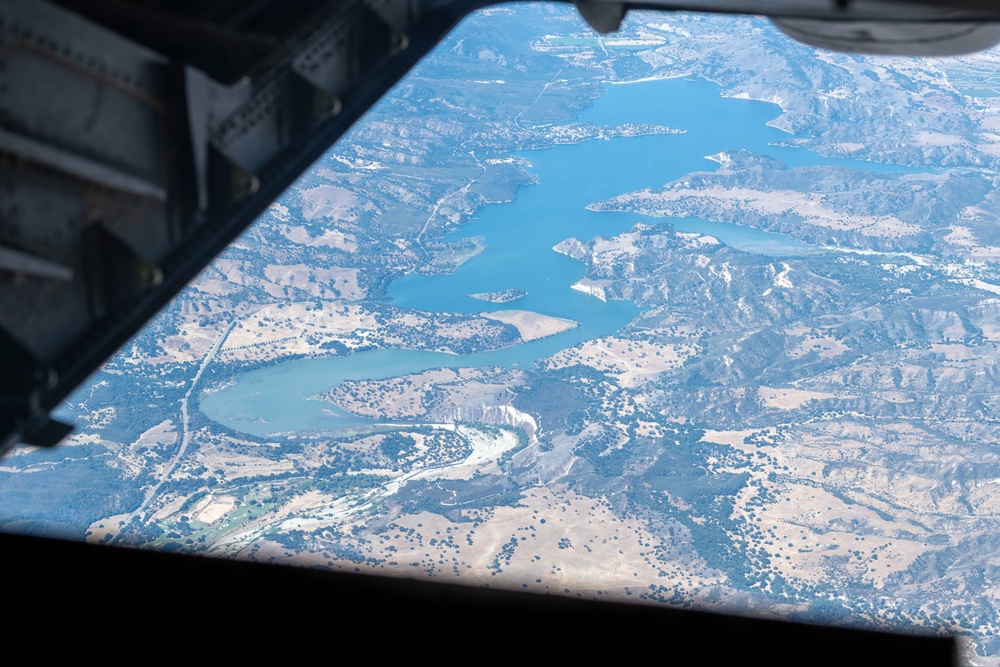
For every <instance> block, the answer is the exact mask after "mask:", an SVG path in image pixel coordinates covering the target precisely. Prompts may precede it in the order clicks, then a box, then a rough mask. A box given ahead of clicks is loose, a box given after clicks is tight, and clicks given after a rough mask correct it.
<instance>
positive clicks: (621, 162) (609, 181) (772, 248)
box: [201, 78, 911, 435]
mask: <svg viewBox="0 0 1000 667" xmlns="http://www.w3.org/2000/svg"><path fill="white" fill-rule="evenodd" d="M780 111H781V110H780V108H779V107H777V106H776V105H774V104H770V103H765V102H756V101H750V100H737V99H726V98H723V97H722V96H721V95H720V91H719V87H718V86H716V85H715V84H713V83H710V82H707V81H704V80H700V79H698V80H688V79H684V78H677V79H669V80H661V81H650V82H643V83H634V84H627V85H608V86H607V87H606V90H605V92H604V94H603V95H601V96H600V97H599V98H598V99H597V100H596V101H595V103H594V105H593V106H592V107H590V108H588V109H586V110H585V111H583V112H582V113H581V117H580V120H581V121H584V122H591V123H594V124H597V125H611V126H614V125H619V124H622V123H651V124H660V125H667V126H670V127H673V128H676V129H681V130H686V131H687V132H686V133H684V134H671V135H656V136H646V137H619V138H614V139H611V140H594V141H588V142H584V143H581V144H573V145H564V146H557V147H554V148H547V149H543V150H536V151H527V152H524V153H521V154H520V155H521V156H522V157H524V158H525V159H527V160H528V161H529V162H530V163H531V165H532V168H531V171H532V172H533V173H534V174H535V175H536V176H537V177H538V181H539V182H538V184H537V185H532V186H528V187H525V188H522V189H521V190H520V191H519V192H518V195H517V199H516V201H513V202H509V203H505V204H493V205H489V206H486V207H485V208H483V209H481V210H480V211H479V212H478V214H477V216H476V217H475V218H474V219H473V220H472V221H471V222H470V223H469V224H467V225H465V226H463V227H462V228H461V229H459V230H457V231H456V232H454V233H452V234H450V235H449V236H448V237H446V240H457V239H460V238H463V237H470V236H482V237H484V238H485V239H486V244H487V246H488V248H487V250H485V251H484V252H482V253H481V254H479V255H477V256H476V257H474V258H472V259H471V260H469V261H468V262H466V263H465V264H463V265H462V266H461V267H459V268H458V270H456V271H455V272H454V273H453V274H450V275H435V276H423V275H408V276H405V277H404V278H402V279H400V280H397V281H394V282H393V283H392V284H391V285H390V286H389V288H388V293H389V295H390V296H391V298H392V300H393V302H394V303H396V304H397V305H399V306H404V307H408V308H415V309H418V310H423V311H429V312H450V313H477V312H484V311H490V310H506V309H511V308H517V309H521V310H531V311H535V312H539V313H543V314H545V315H553V316H557V317H563V318H568V319H572V320H574V321H576V322H578V323H579V326H578V327H577V328H575V329H571V330H569V331H566V332H564V333H562V334H558V335H555V336H550V337H548V338H545V339H541V340H537V341H532V342H530V343H526V344H522V345H517V346H514V347H511V348H507V349H503V350H495V351H490V352H481V353H476V354H469V355H461V356H459V355H451V354H443V353H438V352H421V351H413V350H374V351H367V352H360V353H357V354H354V355H350V356H346V357H329V358H322V359H303V360H295V361H288V362H282V363H279V364H276V365H274V366H271V367H267V368H262V369H258V370H255V371H251V372H248V373H245V374H242V375H240V376H239V377H237V378H235V384H233V385H231V386H229V387H228V388H226V389H223V390H222V391H219V392H217V393H214V394H211V395H208V396H204V397H203V398H202V400H201V408H202V410H203V411H204V412H205V414H207V415H208V416H209V417H211V418H212V419H214V420H216V421H219V422H221V423H223V424H225V425H227V426H229V427H231V428H235V429H237V430H240V431H243V432H246V433H251V434H254V435H267V434H271V433H278V432H282V433H285V432H292V431H312V430H319V429H329V428H334V427H338V426H344V425H350V424H354V423H359V422H362V421H364V420H360V419H356V418H352V417H349V416H346V415H344V414H342V413H341V414H336V413H338V412H339V411H337V410H336V409H335V408H333V406H332V405H331V404H329V403H326V402H321V401H317V400H309V397H310V396H313V395H315V394H317V393H318V392H321V391H325V390H327V389H330V388H331V387H334V386H336V385H337V384H339V383H341V382H343V381H344V380H352V379H365V378H368V379H382V378H388V377H396V376H400V375H406V374H408V373H414V372H419V371H422V370H427V369H430V368H439V367H481V366H487V365H494V366H507V367H512V366H517V365H522V364H531V363H532V362H534V361H535V360H537V359H540V358H543V357H546V356H549V355H551V354H553V353H555V352H557V351H558V350H561V349H564V348H566V347H569V346H572V345H575V344H577V343H580V342H582V341H585V340H590V339H593V338H597V337H600V336H606V335H609V334H613V333H614V332H616V331H618V330H619V329H621V328H622V327H624V326H625V325H626V324H628V323H629V322H630V321H631V320H632V319H633V318H635V317H636V315H638V313H639V310H638V308H637V307H636V306H635V304H633V303H631V302H626V301H610V302H607V303H605V302H603V301H601V300H599V299H597V298H595V297H593V296H589V295H586V294H583V293H582V292H579V291H577V290H573V289H571V288H570V285H572V284H573V283H575V282H577V281H578V280H580V279H581V278H583V277H584V274H585V266H584V265H583V263H581V262H578V261H576V260H574V259H572V258H570V257H566V256H564V255H562V254H559V253H556V252H555V251H554V250H552V247H553V246H554V245H556V244H558V243H559V242H560V241H562V240H564V239H567V238H570V237H575V238H578V239H581V240H589V239H592V238H594V237H596V236H612V235H615V234H618V233H621V232H623V231H626V230H628V229H630V228H631V227H633V226H634V225H635V224H636V223H637V222H640V221H643V222H646V223H649V224H663V223H670V224H672V225H673V226H674V228H675V229H677V230H678V231H691V232H701V233H705V234H710V235H712V236H714V237H716V238H717V239H719V240H720V241H721V242H723V243H725V244H727V245H729V246H732V247H734V248H738V249H741V250H745V251H748V252H757V253H763V254H768V255H774V256H789V255H797V254H803V253H810V252H816V251H817V250H818V249H816V248H813V247H810V246H808V245H807V244H805V243H803V242H801V241H798V240H796V239H793V238H791V237H788V236H784V235H781V234H771V233H767V232H762V231H758V230H754V229H750V228H747V227H742V226H739V225H734V224H727V223H720V222H708V221H704V220H698V219H692V218H687V219H675V218H644V217H643V216H640V215H636V214H634V213H597V212H593V211H588V210H587V209H586V206H587V205H588V204H591V203H593V202H596V201H600V200H602V199H606V198H608V197H612V196H615V195H619V194H623V193H625V192H629V191H632V190H637V189H640V188H647V187H659V186H662V185H663V184H664V183H666V182H669V181H672V180H675V179H677V178H680V177H681V176H684V175H685V174H687V173H689V172H692V171H712V170H714V169H715V168H716V167H717V166H718V165H717V164H716V163H715V162H713V161H711V160H708V159H706V157H705V156H708V155H714V154H716V153H720V152H722V151H736V150H740V149H747V150H750V151H753V152H756V153H760V154H763V155H768V156H770V157H773V158H775V159H778V160H780V161H782V162H785V163H787V164H790V165H793V166H802V165H810V164H828V165H842V166H844V167H849V168H857V169H865V170H870V171H875V170H878V171H887V170H891V171H896V170H898V171H911V170H909V169H907V168H905V167H895V166H892V165H875V164H873V163H870V162H862V161H858V160H846V159H831V158H826V157H823V156H821V155H819V154H817V153H814V152H811V151H807V150H804V149H799V148H787V147H779V146H772V145H771V144H772V143H773V142H777V141H780V140H782V139H785V138H788V136H789V135H788V134H786V133H784V132H782V131H780V130H778V129H776V128H773V127H770V126H768V125H767V122H768V121H770V120H773V119H774V118H776V117H777V116H778V115H779V113H780ZM509 288H520V289H522V290H524V291H526V292H527V293H528V294H527V296H525V297H523V298H521V299H518V300H517V301H515V302H513V303H509V304H492V303H489V302H486V301H481V300H478V299H473V298H471V297H469V296H468V295H469V294H474V293H480V292H492V291H501V290H505V289H509ZM331 410H332V411H333V412H334V414H331Z"/></svg>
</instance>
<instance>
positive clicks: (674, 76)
mask: <svg viewBox="0 0 1000 667" xmlns="http://www.w3.org/2000/svg"><path fill="white" fill-rule="evenodd" d="M685 76H692V74H691V72H683V73H681V74H666V75H662V76H657V75H655V74H654V75H653V76H646V77H643V78H641V79H630V80H628V81H605V83H608V84H610V85H612V86H628V85H631V84H633V83H649V82H650V81H669V80H670V79H680V78H682V77H685Z"/></svg>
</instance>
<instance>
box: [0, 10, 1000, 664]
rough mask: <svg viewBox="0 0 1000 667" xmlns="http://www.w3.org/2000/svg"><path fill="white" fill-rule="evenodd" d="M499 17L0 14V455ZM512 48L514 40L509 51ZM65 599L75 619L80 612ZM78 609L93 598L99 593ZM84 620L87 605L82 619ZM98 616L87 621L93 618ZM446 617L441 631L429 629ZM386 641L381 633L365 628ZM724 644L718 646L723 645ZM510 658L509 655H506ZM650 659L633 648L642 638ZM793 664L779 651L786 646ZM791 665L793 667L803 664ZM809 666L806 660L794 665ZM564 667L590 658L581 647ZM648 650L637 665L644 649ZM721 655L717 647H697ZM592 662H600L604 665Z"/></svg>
mask: <svg viewBox="0 0 1000 667" xmlns="http://www.w3.org/2000/svg"><path fill="white" fill-rule="evenodd" d="M487 4H492V3H489V2H485V1H484V0H3V1H2V2H0V284H2V287H0V348H2V351H0V358H2V359H3V363H2V365H0V454H2V453H3V452H6V451H7V450H9V449H10V448H11V447H13V446H15V445H18V444H22V443H23V444H29V445H36V446H43V447H46V446H54V445H56V444H58V443H59V441H60V440H61V439H62V438H63V437H65V436H66V435H67V434H68V433H69V432H70V430H71V429H72V425H70V424H64V423H61V422H59V421H57V420H54V419H52V418H51V417H50V416H49V414H50V412H51V411H52V409H53V408H54V407H55V406H56V405H57V404H58V403H59V401H61V400H62V399H63V398H64V397H66V396H67V395H68V394H69V393H70V392H71V391H72V390H73V389H75V388H76V387H77V386H78V385H79V384H80V383H81V382H82V381H83V380H84V379H85V378H86V377H87V376H88V375H89V374H90V373H92V372H93V371H94V370H95V369H97V368H98V367H99V366H100V364H102V363H103V362H104V361H105V360H106V359H107V358H108V357H109V356H110V355H112V354H113V353H114V351H115V350H116V349H118V348H119V347H120V346H121V345H122V344H123V343H125V341H126V340H128V339H129V338H130V337H131V336H132V335H134V334H135V333H136V332H137V331H138V330H139V328H140V327H142V326H143V324H144V323H145V322H146V321H148V320H149V319H150V318H151V317H152V316H153V315H154V314H155V313H156V312H157V311H158V310H159V309H160V308H161V307H163V306H164V305H165V304H166V303H167V302H168V301H169V300H170V299H171V298H172V297H173V296H174V295H175V294H177V292H178V291H179V290H180V289H182V288H183V287H184V286H185V285H186V284H187V283H188V282H189V281H190V280H191V279H192V278H193V277H194V276H195V275H196V274H197V273H198V272H199V271H201V270H202V269H203V268H204V267H205V266H206V265H207V264H208V262H210V261H211V260H212V259H213V258H214V257H215V256H216V255H217V254H218V253H219V252H221V251H222V250H223V249H224V248H225V247H226V246H227V244H229V243H230V242H231V241H232V240H233V239H234V238H235V237H236V236H237V235H238V234H240V233H241V232H242V231H243V230H244V229H245V228H246V227H247V225H249V224H250V223H251V222H252V221H253V220H254V219H255V218H256V217H257V216H258V215H260V214H261V212H262V211H264V209H265V208H266V207H267V206H268V205H269V204H270V203H271V202H272V201H273V200H274V199H275V198H276V197H277V196H278V195H279V194H280V193H281V192H282V191H283V190H285V189H286V188H287V187H288V186H289V185H290V184H291V183H292V182H293V180H294V179H295V178H296V177H297V176H298V175H299V174H301V173H302V172H303V170H305V169H306V168H307V167H308V166H309V165H310V164H311V163H312V162H314V161H315V160H316V159H317V158H319V157H320V156H321V155H322V154H323V152H324V151H326V150H327V149H328V148H329V147H330V146H331V145H332V144H333V143H334V142H336V141H337V139H338V138H339V137H340V136H341V135H343V134H344V132H346V131H347V130H348V129H349V128H350V127H351V125H352V124H353V123H354V122H355V121H357V120H358V118H359V117H360V116H361V115H362V114H363V113H364V112H365V111H366V110H367V109H369V108H370V107H371V106H372V105H373V104H374V103H375V102H376V101H377V100H378V99H379V98H380V97H381V96H382V95H383V94H384V93H385V92H386V91H387V90H388V89H389V88H390V87H391V86H392V85H393V84H395V83H396V82H397V81H399V79H400V78H401V77H402V76H403V75H404V74H405V73H406V72H407V71H408V70H409V69H410V68H411V67H412V66H413V65H414V64H415V63H416V62H417V61H418V60H419V59H420V58H421V57H423V56H424V55H425V54H426V53H427V52H428V51H429V50H430V49H431V48H432V47H433V46H434V45H435V44H436V43H437V42H438V41H439V40H441V38H442V37H443V36H444V35H445V34H447V32H448V31H449V30H450V29H451V28H452V27H453V26H455V25H456V23H457V22H458V21H459V20H460V19H461V18H462V17H463V16H465V15H466V14H468V13H469V12H471V11H473V10H475V9H478V8H481V7H483V6H485V5H487ZM575 4H576V5H577V8H578V9H579V11H580V13H581V15H582V16H583V17H584V18H585V19H586V20H587V22H588V23H589V24H590V25H591V26H592V27H593V28H594V29H596V30H598V31H600V32H613V31H615V30H616V29H617V28H618V26H619V25H620V23H621V20H622V18H623V17H624V16H625V14H626V12H627V11H628V10H630V9H653V10H661V11H707V12H721V13H741V14H762V15H766V16H768V17H771V18H772V20H773V21H774V22H775V24H776V25H777V27H778V28H779V29H781V30H782V31H784V32H785V33H787V34H788V35H790V36H791V37H793V38H795V39H798V40H800V41H803V42H806V43H808V44H812V45H815V46H819V47H823V48H834V49H840V50H853V51H858V52H865V53H884V54H896V55H947V54H954V53H964V52H971V51H977V50H981V49H984V48H988V47H990V46H992V45H994V44H996V43H997V42H1000V5H997V3H994V2H987V1H985V0H956V1H952V2H946V1H943V0H905V1H903V0H854V1H852V0H677V1H675V0H647V1H646V2H641V3H622V2H616V1H614V0H580V1H579V2H577V3H575ZM497 39H502V35H498V36H497ZM0 545H2V547H3V549H4V552H3V553H4V554H5V561H6V563H7V565H8V568H6V569H7V570H8V571H11V569H12V567H13V565H14V564H15V563H16V564H17V571H18V572H20V573H26V574H27V576H30V577H33V578H36V579H44V580H45V581H46V582H47V583H46V587H47V588H49V587H50V588H51V590H52V591H54V595H55V596H56V597H57V598H58V599H60V600H62V601H63V602H64V603H66V604H70V605H71V606H70V609H80V610H82V609H85V608H86V609H91V610H92V609H94V605H97V608H99V609H101V610H102V611H104V612H106V613H109V614H111V616H112V617H114V618H117V619H119V620H121V621H125V620H126V619H127V612H124V611H122V610H121V609H118V608H117V607H116V606H115V605H114V604H113V603H112V602H108V601H105V602H103V603H101V602H100V601H99V600H98V599H97V598H94V599H90V598H89V597H86V596H85V598H86V599H85V600H80V599H78V598H79V597H80V595H81V593H80V590H81V588H80V586H79V584H80V582H100V581H105V580H128V579H131V580H132V581H135V582H142V583H141V584H140V583H137V584H136V585H137V586H150V587H153V588H156V589H157V590H175V591H178V592H179V594H178V595H177V596H176V597H175V598H170V599H167V600H165V601H164V603H163V605H162V607H161V608H157V609H155V610H153V611H151V612H150V613H152V614H155V615H156V616H159V615H161V614H162V615H163V616H162V618H167V615H168V614H170V613H174V612H177V611H179V610H181V609H182V608H184V607H185V606H186V605H188V604H190V600H191V598H190V597H188V595H189V594H190V595H193V594H194V593H195V592H196V591H199V590H211V591H212V596H213V597H214V598H217V599H227V600H228V601H229V602H230V603H233V602H235V603H236V606H240V605H252V604H262V602H261V601H264V600H266V601H270V602H273V603H276V604H277V603H280V604H281V605H282V606H283V607H286V608H287V607H289V606H291V607H293V608H294V606H295V605H297V604H299V603H300V602H301V601H303V600H306V599H309V598H311V597H312V596H316V595H322V596H328V597H330V598H337V599H339V600H340V601H341V602H340V604H344V605H349V606H351V607H352V608H355V609H357V610H358V615H359V616H369V617H370V615H375V616H378V615H380V614H382V615H384V614H385V613H386V610H387V609H393V612H392V613H393V614H394V615H398V616H400V617H409V618H416V619H418V620H419V622H418V623H416V626H415V627H414V626H409V629H408V630H407V631H406V633H407V636H408V637H410V638H411V639H414V640H416V638H418V637H419V636H421V633H424V632H427V631H429V630H430V628H432V627H437V626H441V627H447V628H448V631H449V633H452V634H453V636H455V637H461V636H463V633H467V632H472V631H473V627H476V626H481V625H483V624H485V625H489V626H491V627H492V628H493V629H494V630H493V632H494V635H495V636H502V635H503V633H504V631H505V630H506V629H509V628H512V627H515V626H521V625H525V624H527V625H531V624H537V625H544V624H546V623H551V622H554V620H553V619H562V620H561V621H560V623H571V624H573V625H574V626H575V627H576V628H577V630H576V632H578V633H580V635H581V636H586V634H587V633H588V632H591V631H593V632H603V633H604V634H605V635H606V636H607V637H608V642H609V643H611V644H613V645H615V646H620V644H619V642H620V641H622V640H623V639H624V638H627V637H630V636H632V635H637V636H645V637H647V638H651V639H653V640H654V643H657V644H662V645H671V644H676V645H686V646H694V645H697V644H704V645H705V646H710V647H711V653H712V655H711V656H706V657H705V658H704V660H703V661H704V662H732V661H735V660H736V659H742V658H743V657H745V656H749V655H754V654H756V655H758V656H760V655H763V656H767V659H768V662H770V663H773V664H777V663H780V664H786V663H788V664H791V663H792V662H794V663H795V664H800V663H803V662H804V663H805V664H808V663H809V662H819V663H824V664H827V663H829V664H833V663H834V662H836V663H838V664H839V663H841V662H846V661H847V660H848V659H849V660H852V661H853V662H854V663H856V664H876V663H884V662H886V661H888V660H890V659H891V660H892V661H893V662H901V661H902V660H909V661H911V662H917V663H920V664H924V663H927V664H931V663H934V664H951V662H952V661H953V660H954V652H955V646H954V643H953V641H952V640H951V639H950V638H936V637H922V636H895V635H883V634H878V633H870V632H860V631H856V630H843V629H834V628H819V627H814V626H805V625H796V624H791V623H785V622H779V621H771V620H760V619H741V618H735V617H723V616H714V615H709V614H701V613H695V612H680V611H676V610H671V609H659V608H651V607H638V606H626V605H615V604H601V605H598V604H595V603H585V602H578V601H570V600H563V599H551V598H538V597H536V596H530V595H518V594H512V593H499V592H495V591H480V590H470V589H464V588H454V587H450V586H442V585H438V584H426V583H419V582H403V581H399V580H381V579H377V578H372V577H354V576H347V575H333V574H329V573H320V572H314V571H304V570H292V569H289V568H269V567H264V566H257V565H251V564H247V563H231V562H220V561H211V560H208V559H201V558H193V557H187V556H170V555H167V554H155V553H149V552H134V551H128V550H119V549H113V548H111V547H96V546H89V545H80V544H69V543H63V542H58V541H53V540H45V539H40V538H28V537H22V536H14V535H4V536H2V537H0ZM70 594H72V597H73V599H74V601H73V602H70ZM84 595H85V594H84ZM76 605H79V607H77V606H76ZM87 613H88V614H90V613H92V611H90V612H87ZM432 615H436V616H435V619H436V620H433V622H432V621H431V620H430V617H431V616H432ZM350 627H351V628H352V630H351V631H352V632H357V633H362V634H363V635H364V636H366V637H369V636H372V635H371V634H370V633H371V631H372V630H371V628H366V627H363V626H361V625H357V626H350ZM723 637H724V638H725V639H721V640H720V638H723ZM501 641H502V640H501ZM640 643H641V642H640ZM778 647H781V648H778ZM793 649H794V650H793ZM800 649H801V650H808V651H809V655H810V656H813V657H814V658H815V660H811V659H805V660H803V657H802V653H800V652H799V650H800ZM566 650H567V653H565V655H574V654H576V655H580V656H591V655H595V653H594V652H593V649H592V648H591V649H588V648H587V646H586V642H583V643H580V645H578V646H576V647H575V648H572V647H571V648H569V649H566ZM645 650H647V649H642V650H641V651H640V653H642V652H644V651H645ZM705 650H707V649H705ZM598 654H600V652H598ZM700 661H702V660H699V662H700Z"/></svg>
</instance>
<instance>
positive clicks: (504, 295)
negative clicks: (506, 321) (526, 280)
mask: <svg viewBox="0 0 1000 667" xmlns="http://www.w3.org/2000/svg"><path fill="white" fill-rule="evenodd" d="M469 296H471V297H472V298H473V299H479V300H480V301H489V302H490V303H510V302H511V301H517V300H518V299H520V298H523V297H526V296H528V293H527V292H525V291H524V290H523V289H517V288H516V287H512V288H511V289H505V290H503V291H501V292H481V293H479V294H470V295H469Z"/></svg>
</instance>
